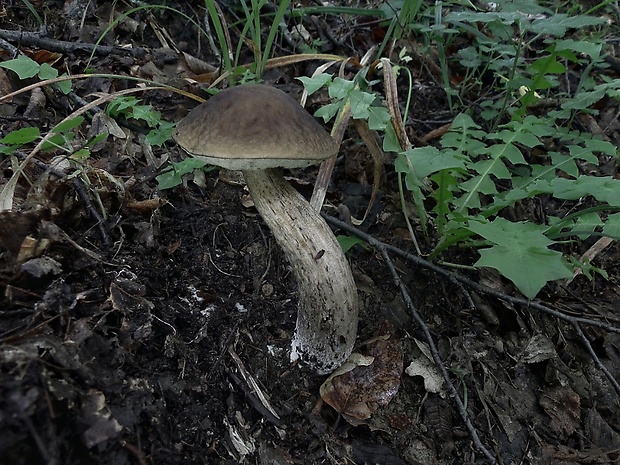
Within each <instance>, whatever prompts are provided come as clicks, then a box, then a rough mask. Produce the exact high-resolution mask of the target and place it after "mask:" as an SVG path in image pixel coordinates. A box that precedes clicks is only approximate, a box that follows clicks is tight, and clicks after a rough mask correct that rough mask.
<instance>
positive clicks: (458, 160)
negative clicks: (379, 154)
mask: <svg viewBox="0 0 620 465" xmlns="http://www.w3.org/2000/svg"><path fill="white" fill-rule="evenodd" d="M404 158H406V159H407V160H404ZM410 166H412V167H413V168H414V170H415V175H416V176H417V177H418V179H420V180H421V179H424V178H425V177H427V176H428V175H429V174H432V173H437V172H438V171H441V170H445V169H451V168H452V169H458V170H460V171H463V172H465V171H466V168H465V163H463V158H462V157H459V156H458V155H457V154H456V153H455V152H453V151H448V150H442V151H439V150H437V149H436V148H435V147H431V146H429V147H418V148H415V149H411V150H407V151H405V152H401V153H399V154H398V156H397V157H396V161H395V164H394V167H395V169H396V171H397V172H399V173H407V172H409V171H411V170H410Z"/></svg>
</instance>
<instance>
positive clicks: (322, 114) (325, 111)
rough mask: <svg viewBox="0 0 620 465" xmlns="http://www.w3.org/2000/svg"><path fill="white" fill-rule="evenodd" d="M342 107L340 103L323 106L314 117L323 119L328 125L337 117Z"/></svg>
mask: <svg viewBox="0 0 620 465" xmlns="http://www.w3.org/2000/svg"><path fill="white" fill-rule="evenodd" d="M340 106H341V103H340V102H337V103H328V104H327V105H323V106H322V107H321V108H319V109H318V110H317V111H316V112H315V113H314V116H316V117H317V118H323V121H324V122H326V123H327V122H328V121H330V120H331V119H332V118H333V117H334V116H336V113H338V111H339V110H340Z"/></svg>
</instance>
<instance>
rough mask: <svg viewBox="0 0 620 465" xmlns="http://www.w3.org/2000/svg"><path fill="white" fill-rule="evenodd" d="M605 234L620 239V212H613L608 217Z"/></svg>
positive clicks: (604, 228) (604, 229)
mask: <svg viewBox="0 0 620 465" xmlns="http://www.w3.org/2000/svg"><path fill="white" fill-rule="evenodd" d="M603 234H605V235H606V236H609V237H613V238H614V239H616V240H618V239H620V213H613V214H611V215H609V216H608V217H607V221H605V226H604V227H603Z"/></svg>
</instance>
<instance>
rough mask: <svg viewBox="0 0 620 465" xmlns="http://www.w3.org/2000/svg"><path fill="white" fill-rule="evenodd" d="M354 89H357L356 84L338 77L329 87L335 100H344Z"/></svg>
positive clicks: (330, 93) (330, 94)
mask: <svg viewBox="0 0 620 465" xmlns="http://www.w3.org/2000/svg"><path fill="white" fill-rule="evenodd" d="M353 89H355V82H353V81H347V80H346V79H342V78H339V77H337V78H334V80H333V81H332V83H331V84H330V85H329V91H328V93H329V96H330V97H331V98H333V99H337V100H343V99H345V98H347V97H348V95H349V93H350V92H351V91H352V90H353Z"/></svg>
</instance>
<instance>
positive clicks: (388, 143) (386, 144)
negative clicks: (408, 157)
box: [383, 124, 402, 152]
mask: <svg viewBox="0 0 620 465" xmlns="http://www.w3.org/2000/svg"><path fill="white" fill-rule="evenodd" d="M401 150H402V147H401V146H400V142H399V141H398V137H397V136H396V132H395V131H394V127H393V126H392V125H391V124H388V125H387V127H386V128H385V137H384V138H383V151H384V152H400V151H401Z"/></svg>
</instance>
